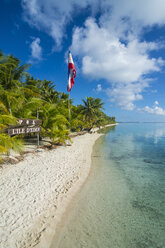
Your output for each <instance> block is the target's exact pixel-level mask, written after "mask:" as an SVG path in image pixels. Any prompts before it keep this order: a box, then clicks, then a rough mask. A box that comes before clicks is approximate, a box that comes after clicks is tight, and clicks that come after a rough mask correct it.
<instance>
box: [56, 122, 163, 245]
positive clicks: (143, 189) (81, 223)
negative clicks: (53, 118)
mask: <svg viewBox="0 0 165 248" xmlns="http://www.w3.org/2000/svg"><path fill="white" fill-rule="evenodd" d="M53 247H56V248H80V247H89V248H97V247H98V248H164V247H165V123H137V124H135V123H134V124H129V123H127V124H124V123H123V124H119V125H118V126H116V127H113V128H111V130H110V131H109V132H108V133H106V135H105V136H102V137H101V138H99V140H98V141H97V142H96V145H95V147H94V151H93V157H92V169H91V173H90V175H89V177H88V180H87V182H86V183H85V184H84V186H83V187H82V189H81V190H80V192H79V194H78V195H77V196H76V197H75V199H74V200H73V201H72V203H71V205H70V207H69V209H68V211H67V214H66V215H65V220H64V221H63V222H62V223H61V227H60V228H59V230H58V235H56V239H55V240H54V244H53V245H52V248H53Z"/></svg>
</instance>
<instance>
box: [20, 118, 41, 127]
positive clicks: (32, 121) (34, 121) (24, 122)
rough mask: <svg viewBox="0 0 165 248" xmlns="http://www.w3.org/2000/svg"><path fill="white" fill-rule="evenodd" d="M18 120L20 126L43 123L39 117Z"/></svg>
mask: <svg viewBox="0 0 165 248" xmlns="http://www.w3.org/2000/svg"><path fill="white" fill-rule="evenodd" d="M17 122H18V125H19V126H36V125H38V126H40V125H41V124H42V121H41V120H37V119H18V120H17Z"/></svg>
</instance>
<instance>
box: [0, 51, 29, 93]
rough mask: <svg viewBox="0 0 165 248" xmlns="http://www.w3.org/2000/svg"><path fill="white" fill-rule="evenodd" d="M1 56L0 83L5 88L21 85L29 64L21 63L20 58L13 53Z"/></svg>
mask: <svg viewBox="0 0 165 248" xmlns="http://www.w3.org/2000/svg"><path fill="white" fill-rule="evenodd" d="M0 57H1V60H0V61H1V63H0V84H1V85H2V87H3V88H4V89H5V90H9V89H12V88H18V87H20V86H21V83H20V81H21V79H22V78H23V76H24V75H25V71H26V70H27V69H28V68H29V65H27V64H23V65H20V60H19V59H17V58H16V57H14V56H12V55H9V56H6V57H4V56H3V55H2V54H1V56H0ZM2 58H3V59H2Z"/></svg>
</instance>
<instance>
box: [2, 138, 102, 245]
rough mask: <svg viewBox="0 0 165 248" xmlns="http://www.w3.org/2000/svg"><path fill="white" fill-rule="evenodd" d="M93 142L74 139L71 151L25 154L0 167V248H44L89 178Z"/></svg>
mask: <svg viewBox="0 0 165 248" xmlns="http://www.w3.org/2000/svg"><path fill="white" fill-rule="evenodd" d="M98 137H100V134H97V133H94V134H84V135H82V136H77V137H75V138H73V144H72V146H66V147H58V148H57V149H55V150H52V151H42V152H38V153H35V154H27V155H26V157H25V159H24V161H21V162H20V163H18V164H16V165H11V164H9V165H7V166H4V167H3V168H1V171H0V172H1V175H0V177H1V178H0V216H1V218H0V248H15V247H18V248H23V247H24V248H25V247H26V248H29V247H34V246H35V247H40V248H47V247H49V245H50V243H51V240H52V237H53V236H54V235H55V230H56V225H57V223H58V222H59V221H60V218H61V216H62V214H63V212H64V210H65V209H66V206H67V204H68V203H69V200H70V199H71V197H72V196H73V195H74V194H75V193H76V191H77V190H78V189H79V188H80V187H81V185H82V183H83V182H84V181H85V179H86V178H87V176H88V174H89V171H90V164H91V154H92V147H93V145H94V143H95V141H96V139H97V138H98Z"/></svg>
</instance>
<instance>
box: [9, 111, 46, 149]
mask: <svg viewBox="0 0 165 248" xmlns="http://www.w3.org/2000/svg"><path fill="white" fill-rule="evenodd" d="M38 116H39V114H38V109H37V119H18V120H17V123H18V124H17V125H15V126H14V125H9V128H8V130H7V131H8V135H9V136H14V135H19V134H27V133H37V147H39V133H40V132H41V127H40V125H41V124H42V121H41V120H39V119H38Z"/></svg>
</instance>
